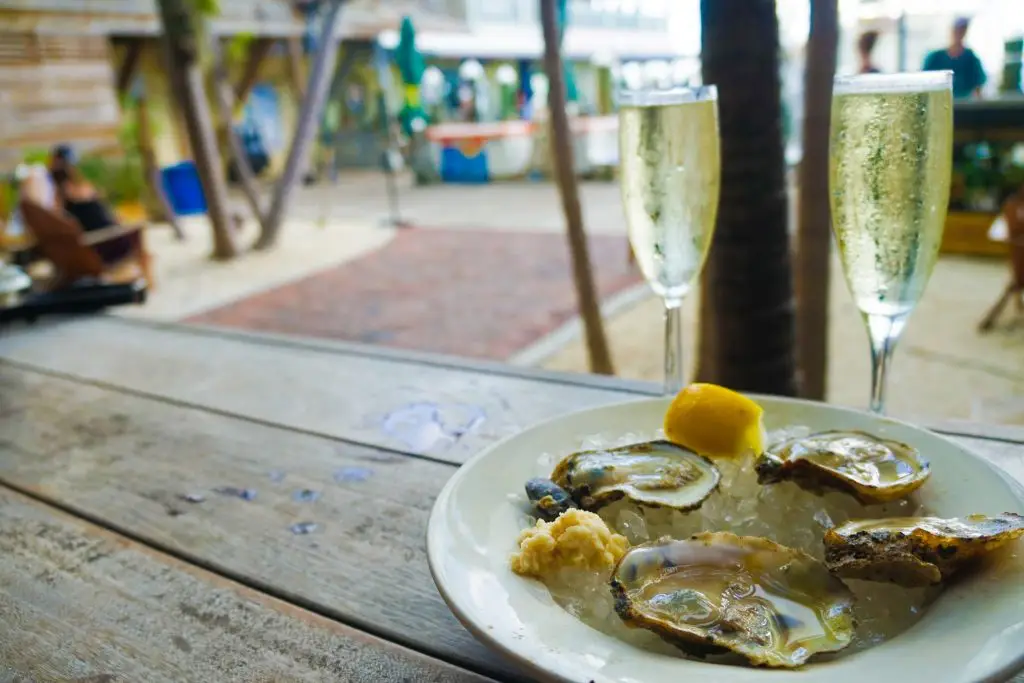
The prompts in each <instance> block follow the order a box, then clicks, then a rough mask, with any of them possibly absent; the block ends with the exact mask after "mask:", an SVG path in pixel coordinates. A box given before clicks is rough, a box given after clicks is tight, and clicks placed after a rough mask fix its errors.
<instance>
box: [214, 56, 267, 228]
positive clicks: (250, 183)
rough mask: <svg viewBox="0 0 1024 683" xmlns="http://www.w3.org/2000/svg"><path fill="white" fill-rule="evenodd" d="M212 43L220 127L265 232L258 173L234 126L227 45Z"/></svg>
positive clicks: (245, 190)
mask: <svg viewBox="0 0 1024 683" xmlns="http://www.w3.org/2000/svg"><path fill="white" fill-rule="evenodd" d="M211 45H212V50H213V72H212V74H211V81H212V82H213V95H214V100H215V101H216V102H217V108H218V110H219V112H218V113H219V114H220V126H221V129H220V130H221V132H222V134H223V136H224V143H225V145H224V146H225V147H226V148H227V150H228V153H229V154H230V157H231V160H232V161H234V162H235V168H236V169H237V171H238V178H239V185H240V186H241V188H242V194H244V195H245V199H246V201H247V202H248V203H249V208H250V209H252V213H253V215H254V216H255V217H256V221H257V223H259V226H260V230H261V231H262V230H265V229H266V216H265V214H264V213H263V209H262V208H260V195H259V186H258V184H257V182H256V176H255V174H254V173H253V172H252V166H251V165H250V164H249V157H247V156H246V155H245V149H244V148H243V147H242V141H241V140H239V139H238V134H237V133H236V132H235V127H234V125H233V123H234V112H235V101H234V89H233V88H232V87H231V82H230V81H229V80H228V67H227V62H226V60H225V59H224V46H223V45H222V44H221V42H220V40H217V39H214V40H213V41H211Z"/></svg>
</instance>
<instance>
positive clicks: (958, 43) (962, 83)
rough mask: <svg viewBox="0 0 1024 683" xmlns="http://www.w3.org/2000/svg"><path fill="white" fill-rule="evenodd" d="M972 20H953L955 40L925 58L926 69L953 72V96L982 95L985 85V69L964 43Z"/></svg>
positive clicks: (962, 18) (964, 18) (961, 18)
mask: <svg viewBox="0 0 1024 683" xmlns="http://www.w3.org/2000/svg"><path fill="white" fill-rule="evenodd" d="M969 25H970V20H969V19H967V18H966V17H960V18H959V19H957V20H956V21H955V22H953V41H952V43H951V44H950V46H949V47H947V48H944V49H942V50H935V51H934V52H930V53H928V56H927V57H925V59H924V67H923V69H924V70H925V71H944V70H946V69H949V70H951V71H952V72H953V97H958V98H963V97H971V96H980V95H981V86H983V85H985V80H986V77H985V70H984V69H983V68H982V66H981V60H980V59H978V55H976V54H974V50H972V49H971V48H969V47H966V46H965V45H964V38H965V37H966V36H967V27H968V26H969Z"/></svg>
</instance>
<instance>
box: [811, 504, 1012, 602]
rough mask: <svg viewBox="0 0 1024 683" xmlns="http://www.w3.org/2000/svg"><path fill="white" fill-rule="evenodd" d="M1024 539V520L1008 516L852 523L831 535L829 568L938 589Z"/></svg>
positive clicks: (828, 539)
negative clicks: (978, 560) (968, 565)
mask: <svg viewBox="0 0 1024 683" xmlns="http://www.w3.org/2000/svg"><path fill="white" fill-rule="evenodd" d="M1021 536H1024V517H1022V516H1021V515H1017V514H1014V513H1012V512H1006V513H1004V514H1002V515H998V516H994V517H989V516H986V515H969V516H967V517H963V518H959V519H940V518H938V517H892V518H889V519H866V520H851V521H849V522H846V523H845V524H841V525H840V526H838V527H836V528H834V529H829V530H828V531H826V532H825V538H824V543H825V564H827V565H828V568H829V569H830V570H831V571H833V572H834V573H836V574H837V575H839V576H844V577H847V578H851V579H866V580H868V581H891V582H893V583H896V584H899V585H901V586H906V587H908V588H909V587H915V586H927V585H932V584H937V583H939V582H941V581H943V580H944V579H947V578H949V577H950V576H951V575H952V574H954V573H956V571H957V570H958V569H959V568H960V567H961V566H962V565H963V564H964V563H965V562H967V561H968V560H970V559H972V558H974V557H977V556H979V555H981V554H983V553H986V552H988V551H990V550H994V549H996V548H998V547H999V546H1001V545H1005V544H1006V543H1009V542H1010V541H1012V540H1014V539H1015V538H1019V537H1021Z"/></svg>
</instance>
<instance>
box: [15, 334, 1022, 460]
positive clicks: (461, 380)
mask: <svg viewBox="0 0 1024 683" xmlns="http://www.w3.org/2000/svg"><path fill="white" fill-rule="evenodd" d="M71 336H73V337H74V347H75V350H76V353H73V354H72V353H67V344H68V339H69V337H71ZM0 358H6V359H9V360H11V361H15V362H17V363H22V364H26V365H28V366H32V367H34V368H40V369H45V370H47V371H52V372H56V373H63V374H67V375H70V376H74V377H79V378H83V379H86V380H89V381H93V382H98V383H101V384H106V385H110V386H114V387H119V388H122V389H126V390H130V391H133V392H138V393H141V394H144V395H151V396H157V397H164V398H168V399H171V400H174V401H181V402H184V403H188V404H191V405H196V406H201V407H204V408H207V409H211V410H216V411H221V412H224V413H227V414H233V415H239V416H244V417H246V418H249V419H255V420H260V421H266V422H271V423H274V424H279V425H283V426H287V427H289V428H293V429H298V430H305V431H310V432H314V433H318V434H323V435H327V436H331V437H335V438H342V439H350V440H354V441H359V442H362V443H367V444H371V445H376V446H380V447H384V448H395V449H401V450H404V451H409V452H416V453H423V454H426V455H430V456H431V457H434V458H437V459H441V460H445V461H447V462H452V463H461V462H464V461H465V460H466V458H468V457H469V456H471V455H472V454H473V453H475V452H477V451H478V450H479V449H481V448H483V447H484V446H486V445H488V444H490V443H493V442H494V441H495V440H497V439H499V438H501V437H503V436H506V435H508V434H511V433H514V432H516V431H518V430H520V429H522V428H523V427H526V426H528V425H530V424H533V423H536V422H538V421H540V420H544V419H547V418H550V417H553V416H555V415H560V414H564V413H566V412H569V411H573V410H579V409H582V408H587V407H592V406H597V405H603V404H608V403H612V402H617V401H623V400H629V399H631V398H638V397H643V396H646V395H648V393H647V392H649V391H651V387H649V386H647V385H645V384H641V383H636V382H626V381H621V380H614V379H600V378H595V377H593V376H582V375H580V376H573V375H564V374H561V375H560V374H555V373H547V372H536V371H532V370H529V369H525V370H522V371H520V370H517V369H515V368H512V367H510V366H498V365H496V364H490V363H481V362H472V361H467V362H465V363H462V362H461V361H460V360H458V359H445V358H443V357H439V356H432V355H429V354H418V353H405V352H399V351H394V350H387V349H377V348H373V347H366V346H361V345H353V344H344V343H336V342H330V341H323V340H302V339H287V338H283V337H276V336H272V335H271V336H268V335H250V334H246V333H238V332H233V331H221V330H211V329H203V328H194V327H184V326H176V325H158V324H152V323H144V322H138V321H129V320H125V319H121V318H114V317H107V318H92V319H88V320H81V321H73V322H71V321H69V322H67V323H65V324H56V325H41V326H39V327H37V328H28V329H24V330H23V331H22V332H18V333H12V334H9V335H7V336H6V338H4V337H0ZM445 363H447V365H446V364H445ZM270 369H272V371H271V370H270ZM519 372H522V376H520V375H518V374H517V373H519ZM577 382H578V383H577ZM354 388H355V389H354ZM296 397H301V400H297V398H296ZM955 427H956V429H955V430H954V431H960V430H961V427H962V425H955ZM969 431H970V433H971V434H972V435H975V436H983V435H984V429H983V428H979V427H978V426H974V428H972V429H971V430H969ZM1012 434H1013V432H1012V430H1002V431H1000V432H999V434H998V435H997V436H999V437H1000V438H1006V437H1009V436H1011V435H1012ZM1022 442H1024V439H1022Z"/></svg>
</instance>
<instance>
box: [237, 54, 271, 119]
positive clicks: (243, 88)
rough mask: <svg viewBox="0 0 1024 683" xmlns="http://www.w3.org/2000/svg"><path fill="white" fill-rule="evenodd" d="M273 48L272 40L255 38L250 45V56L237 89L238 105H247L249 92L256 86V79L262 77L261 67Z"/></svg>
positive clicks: (247, 57)
mask: <svg viewBox="0 0 1024 683" xmlns="http://www.w3.org/2000/svg"><path fill="white" fill-rule="evenodd" d="M272 47H274V41H273V40H272V39H270V38H255V39H254V40H253V41H252V44H251V45H249V54H248V55H246V58H245V66H244V67H243V69H242V77H241V78H239V79H238V85H237V86H236V87H235V98H234V99H235V102H236V103H238V104H245V101H246V100H247V99H248V98H249V92H250V91H251V90H252V87H253V86H254V85H256V79H258V78H259V76H260V66H262V64H263V60H264V59H265V58H266V56H267V54H269V53H270V48H272Z"/></svg>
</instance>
